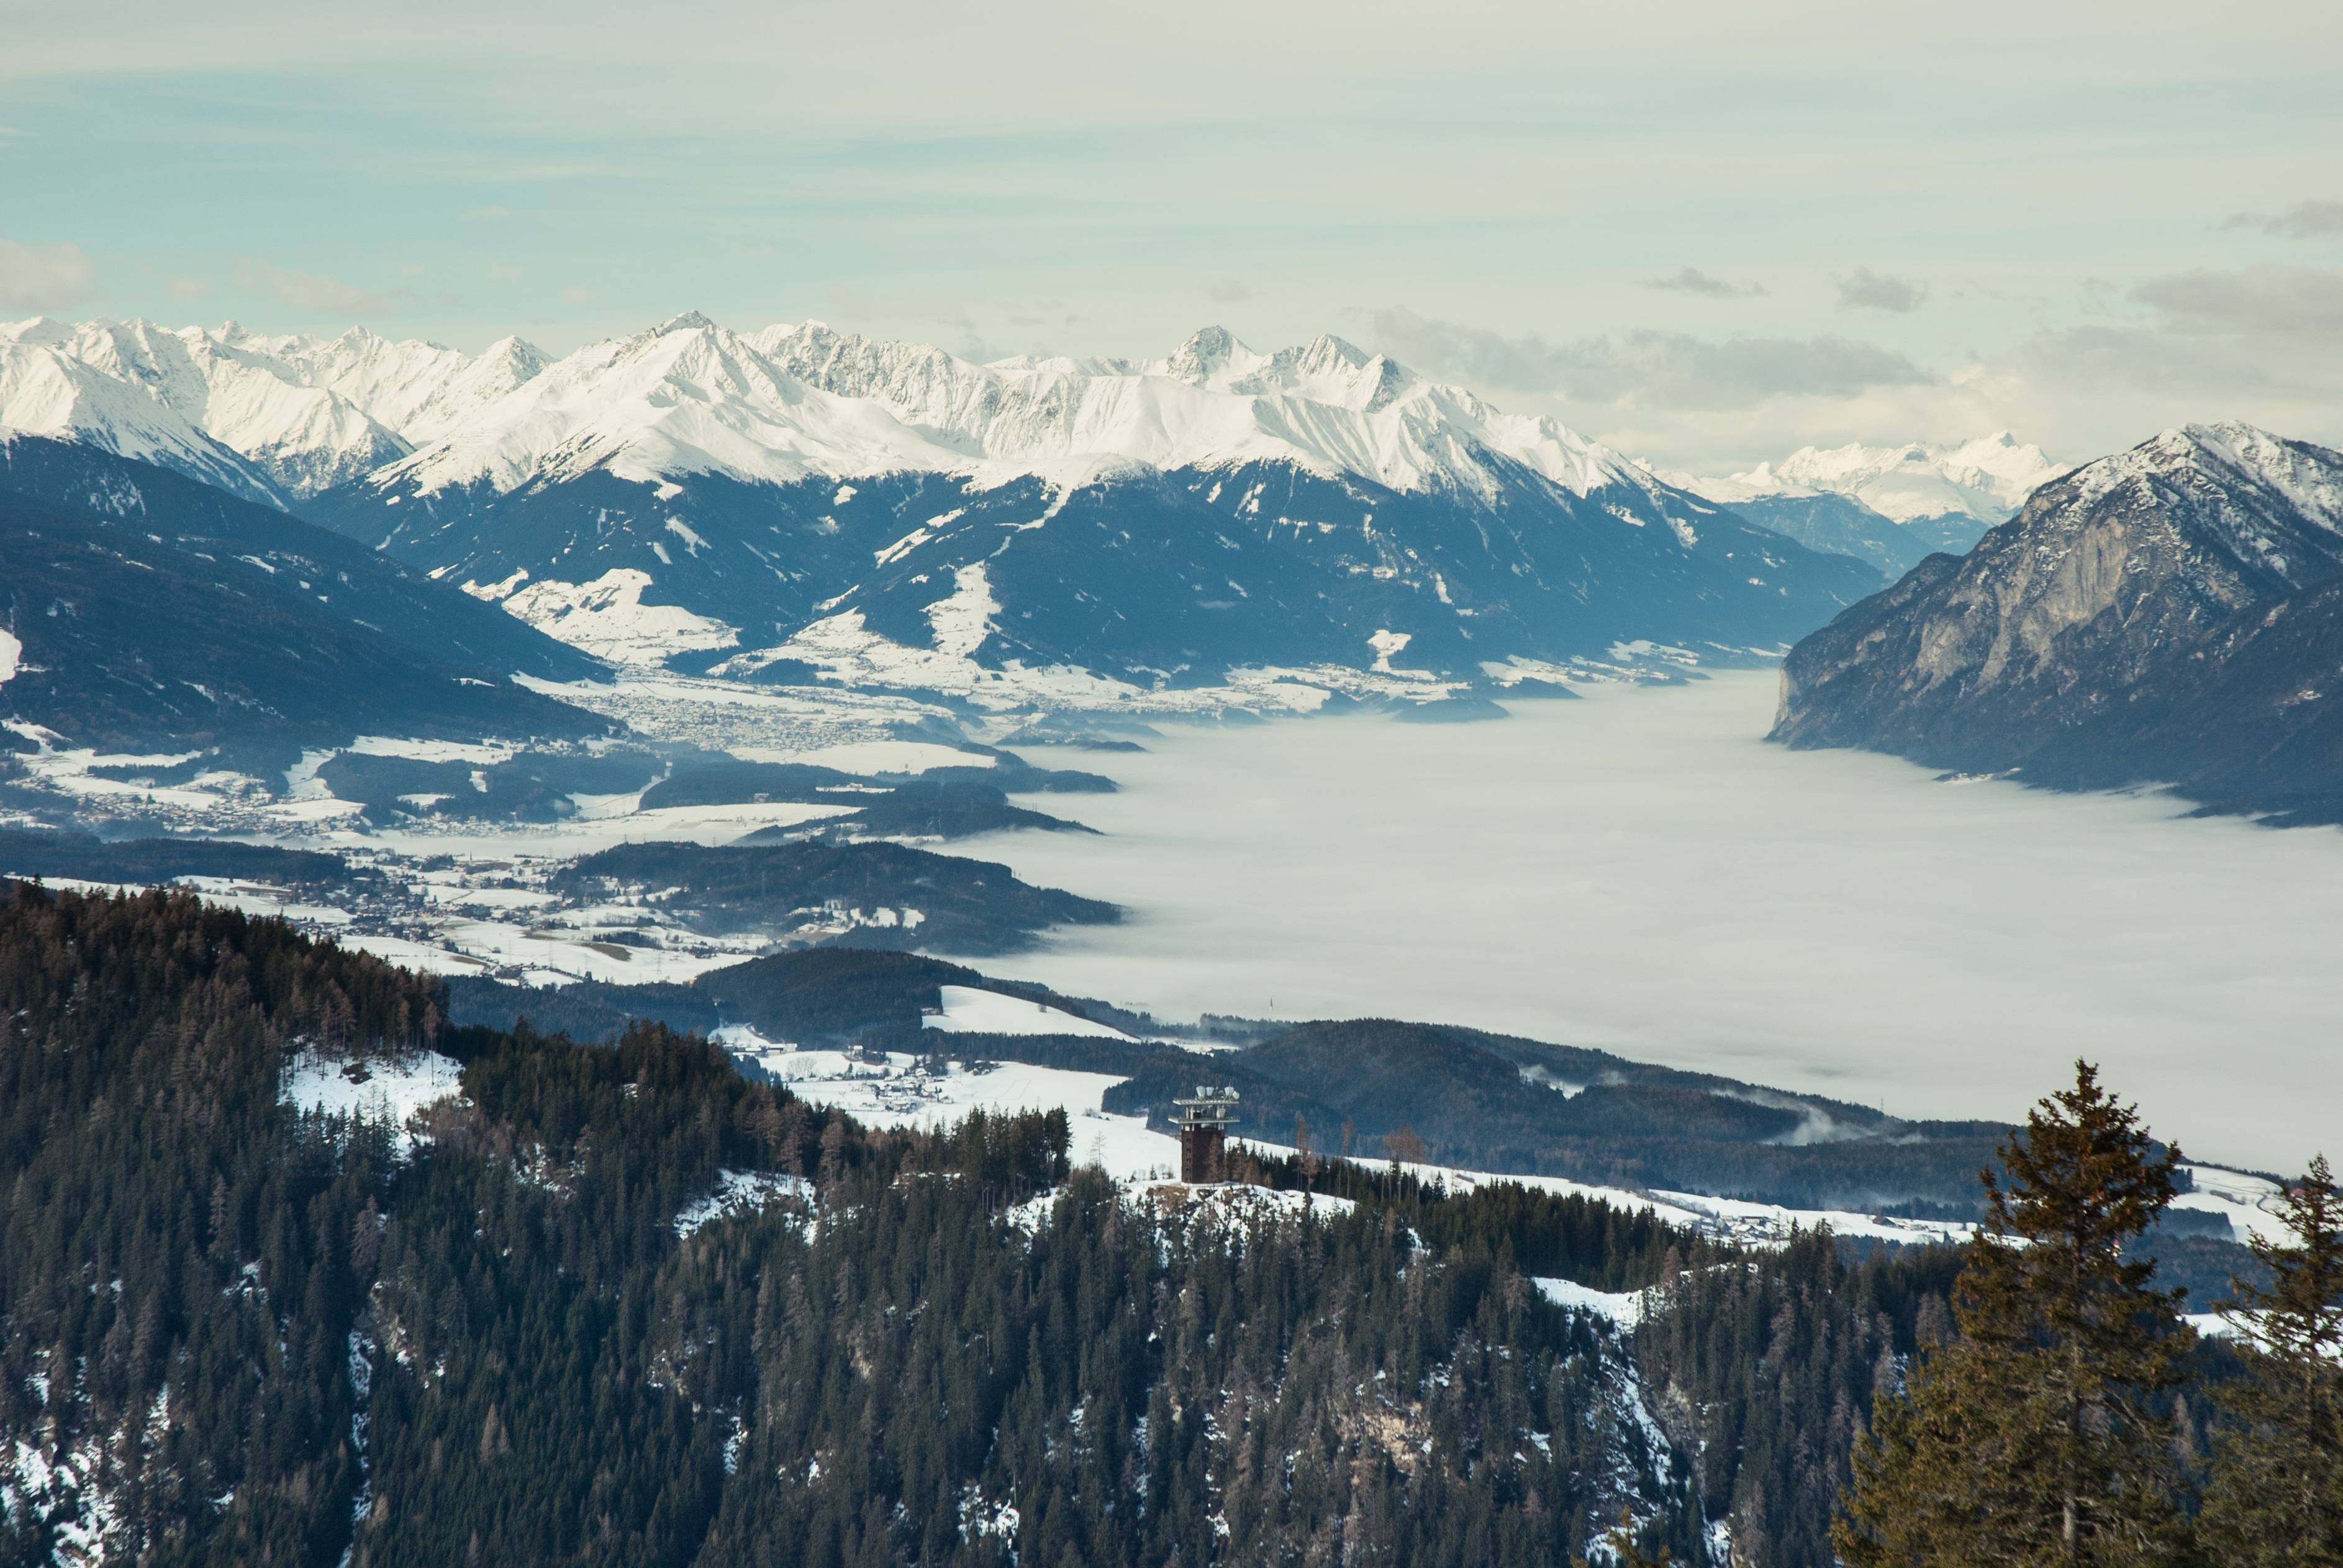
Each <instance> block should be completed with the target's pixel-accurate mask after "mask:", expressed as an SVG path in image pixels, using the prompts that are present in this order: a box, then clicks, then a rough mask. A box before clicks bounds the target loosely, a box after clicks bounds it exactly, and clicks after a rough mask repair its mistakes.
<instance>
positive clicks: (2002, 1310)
mask: <svg viewBox="0 0 2343 1568" xmlns="http://www.w3.org/2000/svg"><path fill="white" fill-rule="evenodd" d="M2075 1067H2076V1071H2075V1087H2074V1088H2073V1089H2071V1090H2066V1091H2061V1092H2059V1093H2057V1094H2055V1095H2052V1096H2051V1097H2049V1098H2048V1099H2046V1100H2044V1101H2041V1102H2040V1103H2039V1105H2038V1107H2037V1108H2036V1110H2035V1111H2032V1112H2031V1113H2029V1114H2028V1116H2027V1118H2026V1130H2025V1131H2024V1133H2023V1135H2022V1136H2019V1137H2016V1138H2013V1139H2011V1141H2009V1143H2008V1144H2007V1145H2006V1147H2005V1148H2004V1150H2003V1151H2002V1154H2003V1159H2004V1161H2005V1163H2006V1166H2007V1169H2008V1171H2009V1185H2008V1187H2007V1188H2006V1190H2005V1189H2004V1188H2003V1187H2002V1185H2001V1184H2000V1183H1999V1182H1997V1181H1996V1180H1995V1179H1994V1178H1993V1176H1992V1174H1991V1173H1990V1172H1987V1173H1986V1175H1985V1177H1984V1181H1985V1186H1986V1213H1987V1221H1986V1225H1985V1227H1984V1228H1983V1229H1982V1230H1980V1231H1979V1232H1978V1233H1977V1235H1976V1239H1975V1241H1973V1242H1972V1243H1971V1245H1970V1248H1969V1255H1968V1260H1967V1264H1966V1268H1965V1269H1964V1270H1963V1271H1962V1275H1961V1286H1960V1291H1959V1294H1958V1296H1957V1298H1956V1302H1955V1306H1954V1312H1955V1317H1956V1322H1957V1324H1958V1329H1959V1337H1958V1338H1957V1339H1956V1342H1954V1343H1952V1344H1951V1345H1949V1346H1947V1347H1946V1348H1945V1349H1943V1350H1940V1351H1938V1352H1936V1353H1935V1354H1934V1355H1931V1356H1929V1357H1927V1358H1926V1360H1924V1361H1923V1362H1921V1364H1920V1365H1919V1366H1918V1367H1917V1368H1916V1370H1915V1372H1914V1373H1913V1375H1912V1378H1911V1381H1910V1386H1909V1388H1908V1390H1907V1391H1906V1392H1905V1393H1904V1394H1902V1395H1900V1396H1899V1395H1896V1394H1892V1393H1884V1394H1882V1395H1881V1396H1880V1397H1879V1399H1878V1400H1877V1402H1876V1405H1875V1430H1874V1432H1873V1434H1872V1435H1871V1437H1869V1438H1868V1439H1866V1440H1865V1441H1864V1442H1860V1443H1859V1444H1858V1445H1857V1448H1856V1453H1855V1485H1854V1487H1853V1489H1852V1490H1851V1491H1850V1493H1848V1494H1847V1496H1846V1497H1845V1510H1846V1513H1845V1517H1844V1518H1843V1519H1841V1520H1840V1521H1839V1522H1838V1523H1837V1525H1836V1526H1835V1529H1834V1531H1833V1539H1834V1541H1835V1544H1836V1545H1837V1548H1838V1552H1839V1555H1840V1557H1841V1558H1842V1559H1843V1560H1844V1561H1845V1563H1848V1564H1850V1568H1872V1565H1875V1564H1877V1565H1885V1564H1897V1565H1907V1564H1908V1565H1911V1568H1936V1565H1943V1568H1953V1565H1954V1564H1960V1565H1962V1568H1969V1565H1973V1564H1978V1563H2041V1564H2051V1563H2068V1564H2081V1563H2091V1564H2102V1563H2104V1564H2115V1563H2126V1564H2133V1563H2137V1564H2149V1563H2177V1562H2180V1561H2183V1560H2184V1559H2185V1557H2186V1554H2187V1549H2188V1542H2187V1520H2186V1516H2185V1513H2184V1510H2183V1507H2182V1504H2181V1503H2180V1500H2179V1492H2180V1485H2179V1483H2180V1479H2181V1478H2180V1477H2179V1476H2178V1474H2177V1466H2176V1463H2175V1461H2174V1457H2173V1455H2174V1452H2175V1449H2176V1443H2175V1434H2174V1431H2173V1426H2172V1422H2171V1421H2170V1420H2169V1419H2168V1418H2167V1417H2166V1416H2164V1415H2162V1414H2160V1413H2158V1412H2157V1410H2156V1409H2155V1396H2156V1395H2157V1394H2158V1393H2160V1392H2164V1391H2166V1390H2168V1389H2170V1388H2171V1387H2173V1386H2174V1385H2175V1384H2177V1382H2180V1380H2181V1374H2180V1371H2179V1366H2178V1362H2179V1360H2180V1358H2181V1357H2182V1356H2183V1355H2184V1354H2185V1353H2186V1352H2187V1349H2188V1348H2189V1346H2190V1345H2191V1344H2192V1343H2193V1342H2194V1338H2195V1336H2194V1334H2193V1333H2192V1332H2190V1331H2189V1330H2188V1329H2187V1327H2186V1326H2185V1325H2183V1324H2182V1323H2181V1322H2179V1321H2178V1305H2179V1300H2180V1297H2181V1294H2182V1292H2166V1291H2158V1290H2157V1289H2155V1288H2154V1287H2153V1286H2152V1284H2151V1281H2152V1279H2153V1276H2154V1272H2155V1267H2156V1265H2155V1263H2154V1262H2153V1261H2128V1260H2127V1255H2126V1254H2127V1247H2128V1246H2129V1244H2130V1243H2131V1242H2133V1241H2136V1240H2137V1238H2138V1237H2139V1236H2140V1235H2141V1234H2142V1233H2143V1232H2145V1231H2147V1230H2148V1229H2149V1227H2151V1226H2153V1225H2154V1224H2155V1223H2156V1221H2157V1217H2158V1216H2159V1215H2161V1214H2162V1213H2163V1211H2164V1210H2165V1208H2166V1207H2167V1205H2168V1204H2169V1203H2170V1202H2171V1201H2172V1197H2173V1192H2174V1184H2173V1172H2174V1171H2175V1169H2176V1168H2177V1165H2178V1164H2179V1158H2180V1157H2179V1151H2177V1150H2167V1151H2166V1153H2165V1155H2164V1157H2163V1158H2162V1159H2160V1160H2159V1159H2157V1158H2155V1157H2154V1151H2153V1150H2154V1146H2153V1144H2152V1142H2151V1141H2150V1139H2149V1137H2148V1134H2147V1129H2146V1128H2145V1127H2143V1126H2141V1125H2140V1121H2139V1118H2138V1114H2137V1111H2136V1110H2135V1109H2134V1108H2132V1107H2128V1106H2123V1105H2119V1104H2117V1102H2116V1101H2115V1100H2114V1099H2113V1098H2112V1097H2111V1096H2109V1095H2108V1094H2107V1091H2104V1090H2103V1089H2101V1088H2100V1086H2099V1082H2098V1074H2097V1070H2096V1069H2095V1068H2093V1067H2092V1066H2090V1065H2089V1064H2088V1063H2087V1062H2080V1061H2078V1062H2077V1063H2076V1064H2075Z"/></svg>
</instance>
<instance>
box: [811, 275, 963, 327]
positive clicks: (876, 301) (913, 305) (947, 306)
mask: <svg viewBox="0 0 2343 1568" xmlns="http://www.w3.org/2000/svg"><path fill="white" fill-rule="evenodd" d="M829 294H830V305H831V306H832V307H834V308H835V309H836V310H837V311H838V312H839V314H840V315H841V316H848V317H859V318H860V319H862V320H866V321H867V320H871V319H882V320H883V319H895V320H902V321H939V322H941V323H943V324H944V325H945V326H947V327H960V328H961V329H962V330H964V331H968V332H970V333H973V332H974V331H975V330H976V322H975V320H974V319H973V318H972V317H970V315H969V313H968V308H967V307H965V306H964V305H962V304H961V303H960V301H959V300H957V299H954V298H951V297H949V296H947V295H941V294H925V293H921V292H919V291H917V290H906V291H903V292H900V293H896V294H880V295H870V294H857V293H855V292H854V290H852V289H850V288H845V287H841V286H839V285H837V284H832V285H830V290H829Z"/></svg>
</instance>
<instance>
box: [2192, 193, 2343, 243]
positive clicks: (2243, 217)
mask: <svg viewBox="0 0 2343 1568" xmlns="http://www.w3.org/2000/svg"><path fill="white" fill-rule="evenodd" d="M2222 227H2223V228H2258V229H2259V230H2261V231H2262V232H2263V233H2264V234H2276V235H2283V236H2286V237H2287V238H2288V239H2323V238H2325V237H2326V236H2328V235H2335V234H2343V201H2306V202H2297V203H2296V204H2295V205H2294V206H2290V207H2288V208H2287V210H2286V211H2284V212H2280V213H2261V212H2241V213H2237V214H2236V215H2234V216H2231V217H2230V219H2229V221H2228V222H2227V223H2225V224H2223V225H2222Z"/></svg>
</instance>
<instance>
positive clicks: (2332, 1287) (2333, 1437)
mask: <svg viewBox="0 0 2343 1568" xmlns="http://www.w3.org/2000/svg"><path fill="white" fill-rule="evenodd" d="M2281 1213H2282V1214H2283V1217H2284V1218H2285V1221H2286V1224H2287V1229H2288V1231H2292V1232H2293V1237H2294V1243H2295V1244H2294V1245H2292V1246H2287V1245H2283V1244H2281V1243H2279V1242H2277V1241H2270V1240H2268V1239H2267V1238H2265V1237H2261V1236H2256V1237H2254V1238H2253V1240H2252V1242H2251V1245H2252V1247H2253V1251H2254V1256H2255V1257H2256V1258H2258V1259H2259V1260H2260V1261H2261V1262H2262V1263H2263V1264H2264V1266H2266V1267H2267V1268H2268V1270H2269V1271H2270V1283H2269V1285H2268V1287H2267V1288H2262V1287H2258V1286H2254V1285H2249V1284H2247V1283H2245V1282H2243V1281H2238V1282H2236V1288H2237V1300H2238V1302H2240V1308H2239V1311H2238V1312H2237V1326H2238V1327H2239V1329H2240V1330H2241V1331H2242V1332H2240V1334H2239V1340H2240V1347H2239V1349H2240V1353H2241V1354H2242V1355H2243V1356H2244V1358H2245V1360H2246V1363H2247V1371H2248V1373H2249V1375H2248V1376H2247V1377H2246V1378H2244V1379H2242V1380H2240V1381H2238V1382H2234V1383H2230V1384H2227V1385H2225V1386H2223V1387H2222V1388H2221V1389H2220V1390H2219V1391H2218V1392H2217V1396H2216V1397H2217V1398H2218V1399H2219V1400H2220V1402H2221V1403H2222V1404H2223V1405H2224V1406H2225V1407H2226V1408H2227V1411H2228V1413H2229V1414H2230V1415H2231V1416H2232V1417H2234V1418H2235V1420H2236V1423H2237V1424H2236V1425H2235V1426H2233V1427H2231V1428H2229V1429H2227V1430H2226V1431H2225V1432H2222V1433H2221V1435H2220V1436H2219V1437H2217V1439H2216V1440H2215V1451H2214V1452H2215V1457H2214V1464H2213V1481H2212V1485H2211V1487H2210V1489H2209V1490H2208V1492H2207V1496H2206V1499H2205V1513H2204V1520H2203V1530H2204V1534H2205V1538H2206V1544H2207V1548H2208V1549H2209V1550H2210V1552H2211V1553H2212V1555H2213V1556H2214V1557H2215V1559H2216V1560H2217V1561H2218V1562H2220V1563H2225V1564H2236V1565H2237V1568H2261V1565H2263V1564H2268V1565H2271V1568H2276V1565H2278V1564H2281V1563H2283V1564H2287V1565H2288V1568H2295V1565H2297V1564H2300V1565H2304V1568H2308V1564H2313V1563H2317V1564H2322V1565H2336V1568H2343V1359H2338V1358H2343V1196H2339V1195H2338V1193H2337V1192H2336V1191H2335V1173H2334V1171H2332V1170H2331V1169H2330V1168H2329V1167H2328V1163H2327V1157H2326V1156H2325V1155H2323V1154H2322V1155H2320V1156H2319V1157H2318V1159H2316V1160H2314V1161H2311V1162H2310V1172H2309V1174H2308V1175H2307V1176H2305V1177H2304V1178H2303V1179H2302V1181H2301V1182H2300V1183H2299V1184H2298V1185H2297V1186H2296V1187H2295V1188H2294V1190H2293V1191H2289V1192H2288V1194H2287V1195H2286V1200H2285V1205H2284V1208H2283V1209H2282V1211H2281Z"/></svg>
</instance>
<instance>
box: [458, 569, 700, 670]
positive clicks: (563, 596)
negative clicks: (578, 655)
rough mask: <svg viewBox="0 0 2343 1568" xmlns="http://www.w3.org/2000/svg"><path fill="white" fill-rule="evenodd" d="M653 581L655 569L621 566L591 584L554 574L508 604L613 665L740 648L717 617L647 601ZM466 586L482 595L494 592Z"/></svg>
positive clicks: (523, 616) (515, 594)
mask: <svg viewBox="0 0 2343 1568" xmlns="http://www.w3.org/2000/svg"><path fill="white" fill-rule="evenodd" d="M526 575H527V574H525V573H517V574H515V577H514V578H507V579H506V581H507V582H513V581H516V580H517V579H518V578H519V577H522V576H526ZM651 585H652V578H651V575H650V573H649V572H646V571H639V570H637V569H636V568H633V567H618V568H612V569H611V570H609V571H607V572H604V573H603V574H602V575H601V576H600V577H598V578H595V579H594V580H593V581H592V582H589V583H566V582H560V581H558V580H556V579H554V578H547V579H546V580H544V581H542V582H536V583H530V584H529V585H528V587H526V588H517V589H516V590H514V591H512V592H511V593H509V594H508V596H507V597H506V598H504V607H505V609H506V610H507V611H508V613H510V614H511V615H513V616H515V617H516V618H519V619H521V620H525V621H527V622H528V624H529V625H531V626H533V627H535V628H537V629H538V630H539V631H541V632H543V633H545V634H546V636H548V637H551V638H558V639H559V640H561V641H563V642H566V643H568V645H569V646H570V647H572V648H578V649H580V650H581V651H583V652H586V653H590V654H592V655H593V656H594V657H595V658H602V659H608V661H609V662H611V663H612V664H659V663H661V662H663V661H664V660H666V659H668V658H671V657H673V656H674V655H676V654H679V653H693V652H699V651H703V650H707V651H713V650H715V649H718V648H737V647H739V643H740V635H739V632H738V631H736V630H734V629H733V628H731V627H729V626H727V625H725V624H724V623H723V622H722V621H720V620H718V619H716V618H713V617H710V616H704V615H694V614H693V613H692V612H691V611H689V610H688V609H685V608H683V607H682V606H680V605H671V604H656V605H654V604H645V603H643V590H644V589H645V588H649V587H650V586H651ZM503 586H504V585H503V584H497V585H495V588H502V587H503ZM465 587H466V589H467V591H468V592H472V593H473V594H474V595H475V597H477V598H488V597H490V594H491V593H492V592H494V588H490V589H476V588H473V587H472V585H470V584H466V585H465Z"/></svg>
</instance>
